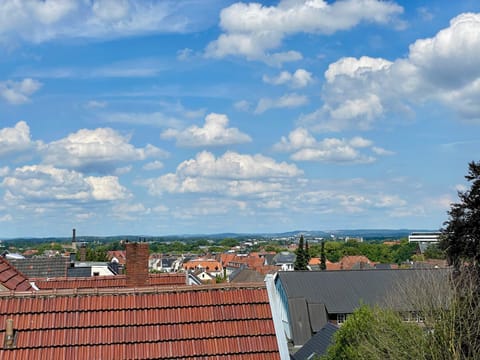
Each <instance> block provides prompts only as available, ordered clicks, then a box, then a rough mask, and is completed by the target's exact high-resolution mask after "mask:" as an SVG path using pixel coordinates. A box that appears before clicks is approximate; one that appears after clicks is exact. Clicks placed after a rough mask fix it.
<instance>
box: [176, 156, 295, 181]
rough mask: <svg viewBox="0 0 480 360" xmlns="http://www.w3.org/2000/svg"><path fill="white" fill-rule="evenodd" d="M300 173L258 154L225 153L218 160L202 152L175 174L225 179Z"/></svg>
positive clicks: (273, 176) (290, 165)
mask: <svg viewBox="0 0 480 360" xmlns="http://www.w3.org/2000/svg"><path fill="white" fill-rule="evenodd" d="M301 173H302V171H301V170H299V169H298V168H297V167H296V166H295V165H293V164H288V163H285V162H281V163H277V162H276V161H275V160H274V159H272V158H269V157H266V156H263V155H260V154H257V155H253V156H252V155H243V154H238V153H236V152H232V151H227V152H226V153H225V154H223V155H222V156H221V157H218V158H215V156H214V155H213V154H212V153H210V152H207V151H202V152H200V153H198V154H197V156H196V157H195V159H190V160H186V161H184V162H182V163H181V164H180V165H179V166H178V167H177V174H180V175H182V176H202V177H206V178H226V179H252V178H268V177H269V178H275V177H292V176H298V175H300V174H301Z"/></svg>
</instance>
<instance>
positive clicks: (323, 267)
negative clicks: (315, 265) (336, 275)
mask: <svg viewBox="0 0 480 360" xmlns="http://www.w3.org/2000/svg"><path fill="white" fill-rule="evenodd" d="M320 270H327V257H326V256H325V241H322V245H321V247H320Z"/></svg>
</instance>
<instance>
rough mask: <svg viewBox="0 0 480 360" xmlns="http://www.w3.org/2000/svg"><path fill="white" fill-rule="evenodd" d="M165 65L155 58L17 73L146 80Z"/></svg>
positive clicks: (41, 76) (69, 77)
mask: <svg viewBox="0 0 480 360" xmlns="http://www.w3.org/2000/svg"><path fill="white" fill-rule="evenodd" d="M165 69H166V67H165V64H164V63H162V62H161V61H159V60H158V59H154V58H139V59H131V60H127V61H118V62H113V63H110V64H105V65H101V66H97V67H86V66H83V67H59V68H43V69H34V70H31V69H27V70H20V71H17V72H16V74H17V75H20V76H30V77H36V78H44V79H45V78H53V79H90V78H145V77H153V76H156V75H158V74H159V73H160V72H162V71H164V70H165Z"/></svg>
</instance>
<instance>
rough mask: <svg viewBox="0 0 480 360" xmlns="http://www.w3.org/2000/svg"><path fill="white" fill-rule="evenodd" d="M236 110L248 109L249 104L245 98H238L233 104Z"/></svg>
mask: <svg viewBox="0 0 480 360" xmlns="http://www.w3.org/2000/svg"><path fill="white" fill-rule="evenodd" d="M233 106H234V107H235V109H237V110H238V111H245V112H246V111H250V106H251V104H250V103H249V102H248V101H247V100H240V101H237V102H236V103H235V104H233Z"/></svg>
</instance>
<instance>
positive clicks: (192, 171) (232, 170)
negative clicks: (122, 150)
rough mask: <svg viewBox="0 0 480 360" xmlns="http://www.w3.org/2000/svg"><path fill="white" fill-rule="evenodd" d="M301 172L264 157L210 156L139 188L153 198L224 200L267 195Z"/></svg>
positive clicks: (203, 155) (200, 155)
mask: <svg viewBox="0 0 480 360" xmlns="http://www.w3.org/2000/svg"><path fill="white" fill-rule="evenodd" d="M302 174H303V172H302V171H301V170H300V169H298V168H297V167H296V166H295V165H293V164H288V163H286V162H281V163H278V162H276V161H275V160H274V159H272V158H269V157H266V156H263V155H259V154H257V155H253V156H252V155H243V154H238V153H235V152H231V151H229V152H226V153H225V154H223V155H222V156H221V157H218V158H216V157H215V155H213V154H212V153H210V152H207V151H203V152H201V153H198V154H197V156H196V157H195V158H194V159H190V160H186V161H183V162H182V163H180V164H179V165H178V166H177V169H176V172H175V173H169V174H166V175H163V176H161V177H159V178H154V179H147V180H146V181H143V182H142V184H143V185H144V186H146V187H147V188H148V189H149V192H150V193H151V194H154V195H160V194H162V193H218V194H222V195H227V196H241V195H246V194H250V195H252V194H256V195H258V194H270V193H274V192H277V191H281V190H282V189H284V182H285V180H288V179H291V178H295V177H298V176H300V175H302Z"/></svg>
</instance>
